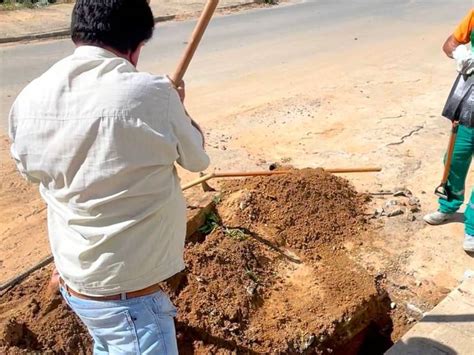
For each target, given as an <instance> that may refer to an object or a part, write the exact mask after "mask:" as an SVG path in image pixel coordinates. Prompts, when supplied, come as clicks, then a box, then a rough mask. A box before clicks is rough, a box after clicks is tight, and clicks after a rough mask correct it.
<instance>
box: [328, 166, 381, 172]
mask: <svg viewBox="0 0 474 355" xmlns="http://www.w3.org/2000/svg"><path fill="white" fill-rule="evenodd" d="M324 171H327V172H328V173H331V174H349V173H376V172H379V171H382V168H381V167H379V166H367V167H362V168H334V169H324Z"/></svg>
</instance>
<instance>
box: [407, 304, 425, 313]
mask: <svg viewBox="0 0 474 355" xmlns="http://www.w3.org/2000/svg"><path fill="white" fill-rule="evenodd" d="M407 309H408V310H409V311H412V312H414V313H418V314H421V315H423V313H424V312H423V311H422V310H421V309H419V308H418V307H417V306H415V305H414V304H411V303H407Z"/></svg>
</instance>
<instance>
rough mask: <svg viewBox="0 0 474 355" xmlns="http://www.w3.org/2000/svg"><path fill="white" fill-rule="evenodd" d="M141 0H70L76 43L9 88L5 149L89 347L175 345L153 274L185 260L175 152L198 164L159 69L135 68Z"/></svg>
mask: <svg viewBox="0 0 474 355" xmlns="http://www.w3.org/2000/svg"><path fill="white" fill-rule="evenodd" d="M153 29H154V21H153V15H152V12H151V9H150V7H149V5H148V2H147V1H146V0H112V1H110V0H109V1H106V0H78V1H76V4H75V7H74V10H73V16H72V24H71V35H72V40H73V41H74V43H75V44H76V46H77V48H76V50H75V52H74V53H73V54H72V55H71V56H69V57H67V58H65V59H63V60H61V61H59V62H58V63H56V64H55V65H53V66H52V67H51V68H50V69H49V70H48V71H47V72H46V73H44V74H43V75H41V76H40V77H39V78H37V79H36V80H34V81H33V82H31V83H30V84H29V85H28V86H27V87H26V88H25V89H24V90H23V91H22V92H21V93H20V95H19V96H18V98H17V99H16V101H15V103H14V104H13V107H12V109H11V113H10V131H9V133H10V138H11V141H12V146H11V154H12V156H13V158H14V159H15V161H16V163H17V166H18V169H19V170H20V172H21V173H22V174H23V175H24V176H26V177H27V178H28V179H29V180H31V181H33V182H36V183H38V184H39V189H40V193H41V195H42V197H43V198H44V200H45V201H46V203H47V205H48V230H49V239H50V244H51V250H52V252H53V255H54V261H55V265H56V268H57V271H58V273H59V275H60V280H61V292H62V294H63V296H64V298H65V299H66V301H67V303H68V304H69V305H70V306H71V308H72V309H73V310H74V312H75V313H76V314H77V315H78V316H79V317H80V318H81V320H82V321H83V322H84V324H85V325H86V326H87V327H88V329H89V331H90V333H91V335H92V337H93V339H94V353H95V354H102V353H104V354H105V353H108V354H113V353H116V354H126V353H130V354H135V353H151V354H159V353H166V354H175V353H177V345H176V336H175V329H174V320H173V316H174V314H175V309H174V307H173V305H172V304H171V302H170V300H169V298H168V296H166V295H165V294H164V293H163V292H162V291H161V290H160V288H159V285H158V283H160V282H162V281H163V280H166V279H167V278H169V277H171V276H173V275H174V274H176V273H177V272H179V271H181V270H182V269H183V268H184V262H183V249H184V238H185V229H186V206H185V201H184V197H183V195H182V193H181V189H180V184H179V177H178V175H177V173H176V168H175V165H174V163H175V162H177V163H178V164H180V165H181V166H182V167H183V168H185V169H187V170H190V171H195V172H198V171H202V170H204V169H206V168H207V167H208V165H209V158H208V156H207V154H206V153H205V151H204V148H203V145H204V140H203V135H202V132H201V130H200V129H199V126H198V125H197V124H196V123H195V122H194V121H192V120H191V119H190V118H189V117H188V116H187V114H186V111H185V109H184V107H183V104H182V101H181V99H184V87H180V89H179V90H176V89H175V88H174V86H173V84H172V83H171V82H170V80H169V79H168V78H167V77H164V76H155V75H151V74H148V73H143V72H138V71H137V69H136V65H137V62H138V58H139V55H140V50H141V48H142V46H143V45H144V43H145V42H146V41H147V40H149V39H150V38H151V36H152V34H153Z"/></svg>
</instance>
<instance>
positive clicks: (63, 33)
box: [0, 15, 176, 44]
mask: <svg viewBox="0 0 474 355" xmlns="http://www.w3.org/2000/svg"><path fill="white" fill-rule="evenodd" d="M175 18H176V15H168V16H158V17H155V23H156V22H165V21H171V20H174V19H175ZM70 33H71V30H70V29H69V27H68V28H62V29H59V30H54V31H51V32H40V33H31V34H27V35H24V36H18V37H3V38H0V44H4V43H12V42H22V41H33V40H37V39H51V38H61V37H67V36H69V34H70Z"/></svg>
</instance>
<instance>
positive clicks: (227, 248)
mask: <svg viewBox="0 0 474 355" xmlns="http://www.w3.org/2000/svg"><path fill="white" fill-rule="evenodd" d="M367 202H368V196H366V195H360V194H358V193H356V192H355V190H354V189H353V188H352V186H351V185H350V184H349V183H348V182H347V181H346V180H344V179H342V178H339V177H336V176H333V175H330V174H327V173H325V172H324V171H322V170H321V169H316V170H314V169H304V170H295V171H293V172H292V173H290V174H287V175H280V176H273V177H261V178H252V179H246V180H240V181H234V182H231V183H227V184H225V186H224V187H223V189H222V194H221V195H220V200H219V201H218V202H217V211H216V214H212V215H210V216H209V217H208V220H207V223H206V224H205V225H204V226H203V227H202V228H201V230H200V233H198V234H197V235H194V236H193V237H192V238H191V239H190V240H188V242H187V244H186V250H185V260H186V265H187V270H186V273H185V277H184V278H183V279H182V280H181V283H180V284H179V286H178V288H177V289H176V291H174V292H170V293H171V295H172V299H173V301H174V303H175V304H176V306H177V307H178V310H179V311H178V317H177V329H178V339H179V341H180V348H181V352H182V353H200V352H215V351H220V352H225V353H229V352H231V351H233V350H234V349H237V350H239V351H243V352H257V353H270V352H275V351H276V352H286V353H302V352H306V353H328V351H332V350H337V349H339V348H340V347H341V346H342V345H345V344H346V343H348V342H349V341H351V340H352V338H353V336H354V335H355V334H358V333H361V332H363V331H365V330H366V328H367V327H368V326H369V325H370V324H371V323H374V322H375V323H377V322H383V321H385V322H387V320H388V319H389V318H388V315H387V313H388V312H389V308H388V307H387V302H386V300H387V299H388V298H387V295H386V293H385V291H383V290H382V289H380V288H378V285H377V282H376V279H375V278H374V277H373V276H372V275H369V274H368V273H367V271H366V270H365V269H364V268H362V267H361V266H360V265H357V264H356V263H355V262H354V261H352V260H351V259H350V258H348V256H347V250H346V249H345V247H344V242H346V241H349V240H353V241H355V242H357V241H358V240H363V239H365V238H367V235H368V234H367V233H368V231H369V230H370V229H371V227H370V224H369V223H368V222H367V214H366V207H367V206H366V203H367ZM50 273H51V267H47V268H45V269H43V270H40V271H39V272H37V273H35V274H34V275H33V276H32V277H29V278H28V279H27V280H26V281H25V282H24V283H22V284H20V285H18V286H16V287H15V288H13V289H12V290H11V291H8V292H7V293H5V294H4V295H3V296H2V297H1V298H0V310H1V311H2V312H1V314H2V316H0V325H1V327H0V331H1V332H2V338H0V341H1V342H3V344H0V345H3V346H4V348H3V350H4V351H7V352H9V353H16V352H19V353H21V352H22V351H35V350H36V351H45V350H53V351H55V352H60V353H61V352H68V351H69V352H71V351H73V352H74V353H87V352H88V351H89V346H90V339H89V338H88V336H87V334H86V332H85V331H84V329H83V328H82V327H81V326H80V324H78V322H77V319H76V318H75V316H74V315H73V314H72V313H71V312H69V311H68V310H67V307H66V306H65V305H64V303H62V302H61V300H60V299H59V298H58V296H57V295H51V294H50V293H48V292H47V290H46V285H47V280H48V276H49V274H50ZM32 295H33V296H32ZM52 324H53V326H52ZM351 350H352V351H351V352H350V353H355V350H354V349H351Z"/></svg>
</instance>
